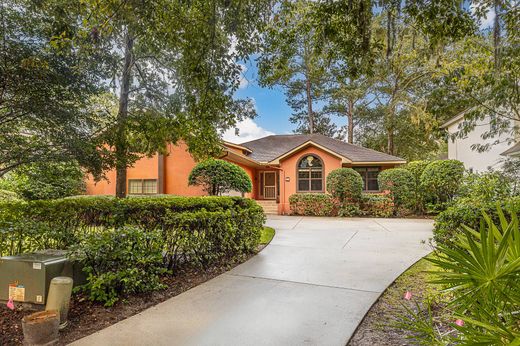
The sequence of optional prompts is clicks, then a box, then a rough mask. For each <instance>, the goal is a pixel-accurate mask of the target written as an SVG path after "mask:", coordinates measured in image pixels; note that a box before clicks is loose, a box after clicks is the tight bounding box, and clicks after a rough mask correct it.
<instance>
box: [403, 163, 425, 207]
mask: <svg viewBox="0 0 520 346" xmlns="http://www.w3.org/2000/svg"><path fill="white" fill-rule="evenodd" d="M430 162H431V161H428V160H417V161H412V162H408V163H407V164H406V166H404V167H403V168H405V169H407V170H408V171H410V173H412V177H413V184H414V189H413V195H414V197H413V200H414V205H413V208H414V210H415V212H423V211H424V198H425V196H424V193H423V191H422V189H421V176H422V174H423V172H424V170H425V169H426V167H427V166H428V165H429V164H430Z"/></svg>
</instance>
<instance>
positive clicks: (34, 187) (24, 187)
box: [4, 162, 85, 200]
mask: <svg viewBox="0 0 520 346" xmlns="http://www.w3.org/2000/svg"><path fill="white" fill-rule="evenodd" d="M4 185H5V186H8V187H9V188H8V189H9V190H11V191H14V192H16V193H17V194H18V195H19V196H21V197H22V198H24V199H27V200H37V199H56V198H63V197H67V196H73V195H79V194H81V193H83V192H84V191H85V182H84V173H83V171H82V170H81V168H80V166H79V165H78V164H77V163H75V162H66V163H63V162H61V163H57V162H39V163H33V164H29V165H26V166H22V167H20V168H18V169H16V170H14V171H13V172H10V173H9V175H8V177H7V178H5V182H4Z"/></svg>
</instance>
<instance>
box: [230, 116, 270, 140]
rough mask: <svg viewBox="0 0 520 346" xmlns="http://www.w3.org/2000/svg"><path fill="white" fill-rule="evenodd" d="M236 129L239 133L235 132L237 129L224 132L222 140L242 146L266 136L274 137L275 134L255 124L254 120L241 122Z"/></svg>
mask: <svg viewBox="0 0 520 346" xmlns="http://www.w3.org/2000/svg"><path fill="white" fill-rule="evenodd" d="M236 129H238V131H235V128H232V129H229V130H227V131H226V132H224V134H223V136H222V138H223V139H224V140H225V141H228V142H231V143H236V144H240V143H244V142H249V141H252V140H254V139H258V138H262V137H265V136H270V135H274V133H273V132H271V131H267V130H266V129H264V128H263V127H261V126H259V125H258V124H257V123H255V122H254V120H253V119H245V120H242V121H240V122H239V123H238V124H237V125H236ZM237 132H238V134H237Z"/></svg>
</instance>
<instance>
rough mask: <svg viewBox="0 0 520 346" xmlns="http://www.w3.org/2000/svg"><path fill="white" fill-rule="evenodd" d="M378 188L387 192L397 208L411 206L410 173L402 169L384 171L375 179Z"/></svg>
mask: <svg viewBox="0 0 520 346" xmlns="http://www.w3.org/2000/svg"><path fill="white" fill-rule="evenodd" d="M377 182H378V184H379V188H380V189H381V190H383V191H385V190H386V191H389V192H390V197H391V198H392V199H393V200H394V202H395V205H396V206H397V207H401V206H406V207H408V206H413V205H414V204H415V201H414V200H413V197H414V182H413V176H412V173H410V171H408V170H406V169H404V168H392V169H385V170H384V171H382V172H381V173H379V176H378V177H377Z"/></svg>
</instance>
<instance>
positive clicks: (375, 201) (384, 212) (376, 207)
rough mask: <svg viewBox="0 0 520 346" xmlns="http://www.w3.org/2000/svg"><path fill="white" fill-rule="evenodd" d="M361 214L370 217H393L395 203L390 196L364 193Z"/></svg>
mask: <svg viewBox="0 0 520 346" xmlns="http://www.w3.org/2000/svg"><path fill="white" fill-rule="evenodd" d="M361 213H362V214H363V215H365V216H370V217H391V216H393V214H394V202H393V201H392V198H390V197H389V196H388V195H383V194H373V193H364V194H362V195H361Z"/></svg>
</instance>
